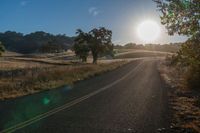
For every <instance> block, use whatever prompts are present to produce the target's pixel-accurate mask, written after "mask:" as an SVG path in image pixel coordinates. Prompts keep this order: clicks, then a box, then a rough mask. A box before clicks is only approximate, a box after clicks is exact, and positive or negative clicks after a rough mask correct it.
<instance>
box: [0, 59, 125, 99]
mask: <svg viewBox="0 0 200 133" xmlns="http://www.w3.org/2000/svg"><path fill="white" fill-rule="evenodd" d="M126 63H127V61H116V62H110V63H99V64H95V65H94V64H88V63H84V64H82V63H78V64H77V63H75V64H71V65H68V66H66V65H64V66H57V65H50V66H45V65H43V66H38V65H37V66H34V65H33V67H30V63H29V67H28V68H26V67H25V68H22V69H12V70H1V71H0V84H1V86H0V99H1V100H2V99H7V98H15V97H19V96H23V95H28V94H32V93H36V92H39V91H43V90H48V89H53V88H57V87H60V86H63V85H67V84H68V85H69V84H73V83H75V82H76V81H79V80H83V79H86V78H89V77H91V76H95V75H97V74H100V73H104V72H107V71H110V70H113V69H115V68H118V67H120V66H122V65H124V64H126ZM18 67H19V66H18Z"/></svg>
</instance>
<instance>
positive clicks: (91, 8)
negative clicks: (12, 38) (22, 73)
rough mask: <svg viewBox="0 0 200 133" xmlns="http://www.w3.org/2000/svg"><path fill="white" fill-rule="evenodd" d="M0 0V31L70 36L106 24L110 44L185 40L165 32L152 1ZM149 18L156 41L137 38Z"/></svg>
mask: <svg viewBox="0 0 200 133" xmlns="http://www.w3.org/2000/svg"><path fill="white" fill-rule="evenodd" d="M0 3H1V4H0V8H1V10H2V12H1V13H0V17H1V18H2V20H1V25H0V32H5V31H16V32H20V33H23V34H29V33H32V32H35V31H44V32H48V33H50V34H54V35H57V34H65V35H67V36H69V37H73V36H75V32H76V29H79V28H81V29H83V31H90V30H91V29H92V28H94V27H106V28H108V29H110V30H112V31H113V39H112V41H113V43H114V44H120V45H123V44H127V43H130V42H134V43H136V44H148V43H153V44H169V43H179V42H184V41H185V40H187V37H185V36H179V35H175V36H169V35H168V34H167V33H166V29H165V27H164V26H163V25H161V24H160V18H159V12H158V11H157V9H156V4H155V3H154V2H153V1H152V0H148V1H146V0H135V1H132V0H128V2H127V1H126V2H124V1H123V0H116V1H115V2H114V3H113V1H106V0H102V1H93V0H86V1H80V0H74V1H72V0H70V1H61V0H59V1H52V0H49V1H47V0H44V1H39V0H35V1H31V0H14V1H7V0H3V1H1V2H0ZM3 12H6V13H3ZM149 19H150V20H153V21H155V22H156V23H157V24H158V25H159V27H160V31H161V32H160V35H159V38H157V39H156V40H154V41H152V42H144V41H143V40H141V39H140V38H139V37H138V35H137V33H136V30H137V27H138V25H139V24H140V23H142V22H143V21H145V20H149Z"/></svg>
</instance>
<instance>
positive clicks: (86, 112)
mask: <svg viewBox="0 0 200 133" xmlns="http://www.w3.org/2000/svg"><path fill="white" fill-rule="evenodd" d="M158 62H159V61H158V60H156V59H144V60H137V61H132V62H131V63H129V64H127V65H125V66H123V67H121V68H118V69H116V70H114V71H111V72H107V73H105V74H102V75H98V76H96V77H93V78H90V79H87V80H84V81H80V82H78V83H76V84H75V85H74V86H71V87H69V86H68V87H64V88H59V89H56V90H52V91H47V92H42V93H39V94H34V95H31V96H26V97H22V98H18V99H15V100H9V101H6V102H5V101H4V102H0V116H1V120H0V125H1V126H0V129H1V130H0V131H1V132H17V133H45V132H47V133H102V132H103V133H104V132H105V133H155V132H158V131H159V129H161V128H168V127H169V112H168V97H167V89H166V88H165V85H164V84H163V82H162V80H161V78H160V75H159V72H158V69H157V63H158ZM40 114H41V115H40Z"/></svg>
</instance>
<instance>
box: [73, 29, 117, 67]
mask: <svg viewBox="0 0 200 133" xmlns="http://www.w3.org/2000/svg"><path fill="white" fill-rule="evenodd" d="M77 34H78V36H77V37H76V39H75V45H74V48H76V50H75V53H76V52H77V53H76V54H77V55H78V56H79V57H80V54H83V55H84V54H85V55H84V56H87V54H88V52H89V51H91V53H92V57H93V63H94V64H96V63H97V59H98V57H99V56H100V54H104V53H112V51H113V44H112V41H111V39H112V31H110V30H108V29H106V28H104V27H100V28H99V29H97V28H95V29H93V30H91V31H90V32H88V33H85V32H83V31H82V30H80V29H79V30H77ZM108 51H109V52H108Z"/></svg>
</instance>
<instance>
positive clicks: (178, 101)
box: [159, 62, 200, 133]
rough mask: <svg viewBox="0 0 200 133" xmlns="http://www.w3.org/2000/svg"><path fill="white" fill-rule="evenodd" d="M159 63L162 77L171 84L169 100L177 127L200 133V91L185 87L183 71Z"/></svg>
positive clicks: (164, 63) (173, 121)
mask: <svg viewBox="0 0 200 133" xmlns="http://www.w3.org/2000/svg"><path fill="white" fill-rule="evenodd" d="M166 64H168V63H166V62H162V63H161V64H160V65H159V70H160V73H161V77H162V78H163V79H164V81H165V82H166V83H167V85H169V86H170V88H171V89H170V91H169V97H170V99H169V102H170V105H171V109H172V112H173V120H172V123H174V126H175V127H179V128H181V129H186V130H189V131H192V132H197V133H200V92H197V91H194V90H189V89H187V88H185V85H184V82H183V81H184V80H183V79H184V78H183V74H182V72H181V71H180V70H179V69H178V70H177V68H175V67H171V66H167V65H166Z"/></svg>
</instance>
